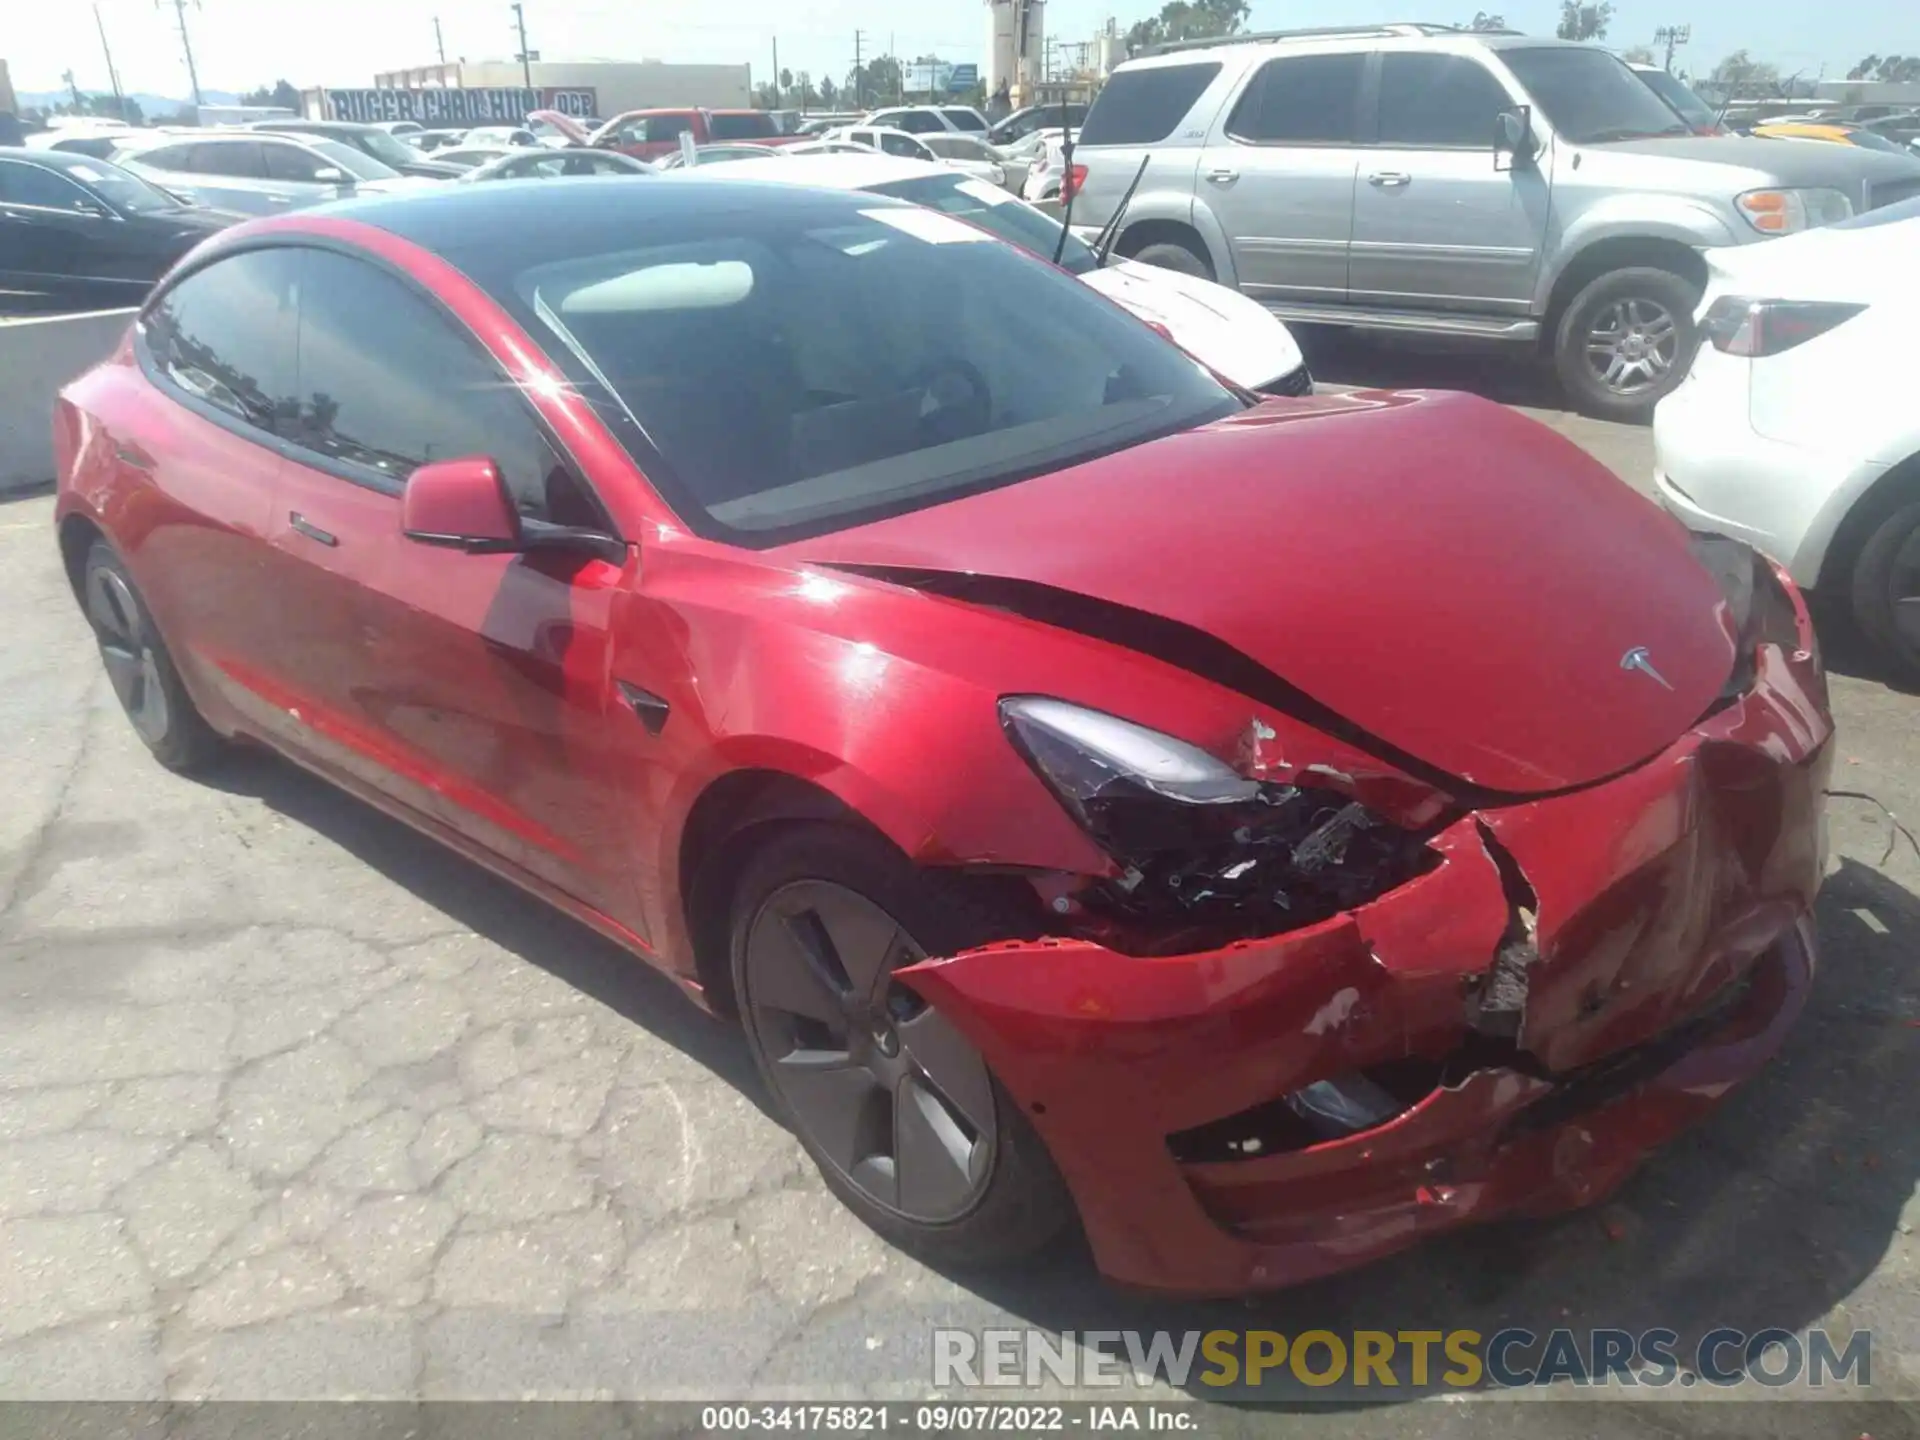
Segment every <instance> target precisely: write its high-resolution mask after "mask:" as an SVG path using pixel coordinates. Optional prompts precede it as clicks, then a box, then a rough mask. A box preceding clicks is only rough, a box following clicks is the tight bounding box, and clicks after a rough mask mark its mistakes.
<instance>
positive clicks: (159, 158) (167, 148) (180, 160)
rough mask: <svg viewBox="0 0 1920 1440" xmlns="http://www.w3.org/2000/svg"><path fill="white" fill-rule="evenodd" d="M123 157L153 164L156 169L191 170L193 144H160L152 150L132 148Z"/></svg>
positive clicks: (140, 162) (145, 163)
mask: <svg viewBox="0 0 1920 1440" xmlns="http://www.w3.org/2000/svg"><path fill="white" fill-rule="evenodd" d="M121 158H122V159H123V160H133V161H137V162H138V163H139V164H142V165H151V166H152V167H153V168H154V169H156V170H189V169H191V168H192V160H193V146H191V145H160V146H157V147H155V148H154V149H152V150H130V151H128V152H127V153H126V154H125V155H123V156H122V157H121Z"/></svg>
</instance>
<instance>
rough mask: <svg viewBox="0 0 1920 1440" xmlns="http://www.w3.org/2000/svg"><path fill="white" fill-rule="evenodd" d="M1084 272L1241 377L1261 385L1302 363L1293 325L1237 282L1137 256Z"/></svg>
mask: <svg viewBox="0 0 1920 1440" xmlns="http://www.w3.org/2000/svg"><path fill="white" fill-rule="evenodd" d="M1080 279H1081V281H1082V282H1083V283H1084V284H1086V285H1089V286H1091V287H1092V288H1093V289H1095V290H1098V291H1099V292H1100V293H1101V294H1102V295H1105V296H1106V297H1107V298H1108V299H1109V300H1111V301H1113V302H1114V303H1115V304H1117V305H1120V306H1122V307H1124V308H1125V309H1127V310H1129V311H1131V312H1132V313H1133V314H1135V315H1137V316H1139V317H1140V318H1141V319H1142V320H1147V321H1157V322H1158V323H1160V324H1161V325H1164V326H1166V328H1167V332H1168V333H1169V334H1170V335H1171V336H1172V337H1173V343H1174V344H1176V345H1178V346H1179V347H1180V348H1181V349H1182V350H1185V351H1186V352H1187V353H1188V354H1189V355H1191V356H1193V358H1194V359H1196V360H1198V361H1199V362H1200V363H1201V364H1202V365H1205V366H1206V367H1207V368H1208V369H1210V370H1212V371H1213V372H1214V373H1215V374H1217V375H1224V376H1226V377H1227V379H1229V380H1231V381H1233V383H1234V384H1236V385H1243V386H1245V387H1246V388H1247V389H1249V390H1257V389H1259V388H1260V387H1261V386H1263V385H1267V384H1270V383H1272V382H1273V381H1275V380H1278V379H1279V378H1280V377H1281V376H1283V375H1289V374H1291V373H1292V372H1293V371H1295V370H1298V369H1299V368H1300V347H1299V346H1298V345H1297V344H1296V343H1294V338H1293V336H1292V334H1290V333H1289V332H1288V330H1287V327H1286V326H1285V325H1283V324H1281V323H1280V321H1279V319H1278V318H1277V317H1275V315H1274V314H1273V312H1272V311H1271V310H1269V309H1267V307H1266V306H1264V305H1262V304H1260V303H1259V302H1258V301H1257V300H1249V299H1248V298H1247V297H1246V296H1244V295H1242V294H1241V293H1240V292H1239V291H1237V290H1229V289H1227V287H1226V286H1224V285H1216V284H1214V282H1213V281H1211V280H1201V279H1199V278H1197V277H1195V276H1192V275H1182V274H1180V273H1179V272H1177V271H1174V270H1162V269H1160V268H1159V267H1157V266H1153V265H1141V264H1139V263H1137V262H1135V261H1132V260H1116V261H1112V262H1110V263H1109V264H1107V265H1105V266H1103V267H1102V268H1100V269H1098V270H1089V271H1088V272H1087V273H1086V274H1084V275H1082V276H1081V277H1080Z"/></svg>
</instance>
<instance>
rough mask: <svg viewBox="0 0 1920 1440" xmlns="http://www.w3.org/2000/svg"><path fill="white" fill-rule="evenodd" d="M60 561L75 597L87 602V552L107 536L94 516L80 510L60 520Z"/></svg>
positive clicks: (83, 602)
mask: <svg viewBox="0 0 1920 1440" xmlns="http://www.w3.org/2000/svg"><path fill="white" fill-rule="evenodd" d="M59 538H60V563H61V566H62V567H63V568H64V569H65V570H66V572H67V583H68V584H69V585H71V586H72V587H73V596H74V599H76V600H78V601H80V602H81V603H82V604H83V605H84V604H85V603H86V593H85V592H86V581H87V554H88V552H89V551H91V550H92V549H93V547H94V545H95V544H96V543H98V542H99V541H101V540H104V539H106V538H107V534H106V531H104V530H102V529H101V528H100V527H99V525H97V524H96V523H95V522H94V521H93V520H92V518H90V517H89V516H87V515H83V514H81V513H80V512H79V511H74V512H73V513H71V514H69V515H67V516H65V517H64V518H62V519H61V521H60V530H59Z"/></svg>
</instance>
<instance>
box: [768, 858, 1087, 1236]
mask: <svg viewBox="0 0 1920 1440" xmlns="http://www.w3.org/2000/svg"><path fill="white" fill-rule="evenodd" d="M1006 933H1007V930H1006V928H1005V926H1004V925H1000V924H996V923H995V922H994V921H993V920H992V919H991V918H990V917H989V916H987V915H986V914H985V913H983V912H981V911H980V910H979V909H977V908H976V907H975V906H973V905H972V904H970V903H969V901H968V900H967V899H966V898H965V897H962V896H960V895H959V894H958V893H955V892H949V891H948V890H947V889H945V888H944V887H942V886H940V885H938V884H937V883H935V882H934V881H933V880H932V879H931V878H930V877H928V876H926V875H925V874H923V873H922V872H920V871H919V870H917V869H916V868H915V867H914V866H913V865H912V863H911V862H909V861H908V860H907V859H906V857H905V856H903V855H901V854H900V853H899V852H898V851H897V850H895V849H894V848H893V847H892V846H891V845H889V844H887V843H886V841H885V840H883V839H881V838H879V837H878V836H874V835H870V834H868V833H866V832H864V831H858V830H854V829H851V828H849V827H846V826H839V825H825V824H817V825H799V826H793V827H790V828H786V829H783V830H782V831H780V832H778V834H777V836H776V837H775V838H774V839H772V840H771V841H770V842H769V843H768V844H767V845H765V846H764V847H762V849H761V850H760V851H758V852H757V853H756V854H755V856H754V857H753V859H752V860H751V861H749V862H748V864H747V866H746V868H745V871H744V873H743V874H742V876H741V878H740V882H739V885H738V887H737V889H736V891H735V900H734V909H733V937H732V939H733V955H732V960H733V981H734V988H735V991H736V993H737V995H738V997H739V1000H740V1010H741V1013H742V1016H743V1017H744V1019H745V1022H746V1029H747V1038H748V1043H749V1044H750V1045H751V1047H752V1049H753V1054H754V1060H755V1062H756V1063H757V1065H758V1066H759V1069H760V1073H761V1074H762V1076H763V1077H765V1079H766V1082H767V1086H768V1088H769V1089H770V1090H771V1091H772V1092H773V1094H774V1097H775V1099H776V1100H777V1101H778V1103H779V1106H780V1109H781V1111H782V1113H783V1115H784V1117H785V1119H786V1120H787V1123H788V1124H789V1126H790V1127H791V1128H792V1129H793V1131H794V1133H795V1134H796V1135H797V1136H798V1137H799V1139H800V1142H801V1144H803V1145H804V1146H805V1147H806V1149H807V1151H808V1153H809V1154H810V1155H811V1156H812V1157H813V1160H814V1163H815V1164H816V1165H818V1166H819V1168H820V1173H821V1175H822V1176H823V1177H824V1178H825V1180H826V1182H827V1185H828V1186H829V1187H830V1188H831V1189H832V1190H833V1192H834V1193H835V1194H836V1195H837V1196H839V1198H840V1199H841V1201H843V1202H844V1203H845V1204H846V1205H847V1206H848V1208H850V1209H851V1210H853V1211H854V1212H855V1213H856V1214H858V1215H859V1216H860V1217H861V1218H862V1219H863V1220H865V1221H866V1222H867V1224H869V1225H870V1226H872V1227H873V1228H874V1229H875V1230H877V1231H879V1232H880V1233H881V1234H882V1235H884V1236H886V1237H887V1238H888V1239H889V1240H892V1241H893V1242H894V1243H896V1244H898V1245H900V1246H901V1247H902V1248H903V1249H908V1250H912V1251H915V1252H917V1253H919V1254H921V1255H924V1256H926V1257H927V1258H928V1259H931V1260H935V1261H939V1262H944V1263H950V1264H961V1265H985V1264H996V1263H1004V1262H1007V1261H1011V1260H1015V1259H1018V1258H1020V1257H1022V1256H1024V1255H1028V1254H1030V1253H1032V1252H1033V1251H1034V1250H1036V1249H1038V1248H1039V1247H1040V1246H1042V1245H1044V1244H1045V1243H1046V1242H1047V1241H1048V1240H1050V1239H1052V1238H1053V1237H1054V1236H1055V1235H1056V1234H1058V1233H1059V1231H1060V1230H1061V1228H1062V1227H1063V1226H1064V1225H1065V1224H1066V1223H1067V1221H1068V1220H1069V1219H1070V1217H1071V1214H1072V1208H1071V1202H1070V1201H1069V1200H1068V1198H1067V1193H1066V1187H1065V1185H1064V1184H1063V1183H1062V1182H1061V1179H1060V1176H1059V1173H1058V1172H1057V1171H1056V1170H1055V1168H1054V1166H1053V1162H1052V1159H1051V1158H1050V1157H1049V1156H1048V1155H1047V1153H1046V1150H1045V1148H1044V1146H1043V1145H1042V1144H1041V1142H1040V1138H1039V1136H1038V1135H1036V1134H1035V1133H1034V1131H1033V1128H1032V1126H1031V1125H1029V1124H1028V1123H1027V1120H1026V1118H1025V1116H1024V1115H1022V1114H1021V1112H1020V1109H1019V1107H1018V1105H1016V1104H1015V1103H1014V1102H1013V1101H1012V1100H1010V1099H1009V1097H1008V1096H1007V1094H1006V1092H1005V1091H1004V1090H1002V1089H1001V1087H1000V1086H999V1085H998V1083H996V1082H995V1080H994V1079H993V1077H992V1075H991V1074H990V1073H989V1072H988V1070H987V1066H986V1062H985V1061H984V1060H983V1059H981V1057H980V1055H979V1053H978V1052H977V1051H976V1050H975V1049H974V1048H973V1047H972V1045H970V1044H969V1043H968V1042H967V1040H966V1038H965V1037H964V1036H962V1035H961V1034H960V1032H959V1031H958V1030H957V1029H955V1028H954V1027H953V1025H952V1024H951V1023H949V1022H948V1020H947V1019H946V1017H945V1016H943V1015H941V1014H940V1013H939V1012H938V1011H937V1010H934V1009H933V1008H932V1007H930V1006H928V1005H927V1004H926V1002H925V1001H923V1000H921V999H920V998H919V996H917V995H916V994H914V993H913V991H911V990H909V989H908V988H907V987H906V986H904V985H902V984H900V983H898V982H897V981H896V980H894V978H893V972H894V971H896V970H898V969H900V968H902V967H903V966H907V965H911V964H913V963H915V962H916V961H919V960H922V959H925V958H926V957H927V956H928V955H940V954H948V953H951V952H953V951H955V950H960V949H965V948H967V947H968V946H971V945H974V944H978V943H981V942H982V941H985V940H989V939H994V938H1002V937H1004V936H1005V934H1006Z"/></svg>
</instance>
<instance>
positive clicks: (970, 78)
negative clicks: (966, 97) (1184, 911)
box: [947, 65, 980, 91]
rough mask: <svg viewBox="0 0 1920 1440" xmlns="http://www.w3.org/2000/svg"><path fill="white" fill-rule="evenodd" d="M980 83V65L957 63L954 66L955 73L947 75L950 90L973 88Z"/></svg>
mask: <svg viewBox="0 0 1920 1440" xmlns="http://www.w3.org/2000/svg"><path fill="white" fill-rule="evenodd" d="M979 83H980V67H979V66H978V65H956V66H954V67H953V73H952V74H951V75H949V76H947V89H948V90H949V91H957V90H971V89H973V87H974V86H976V85H978V84H979Z"/></svg>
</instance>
